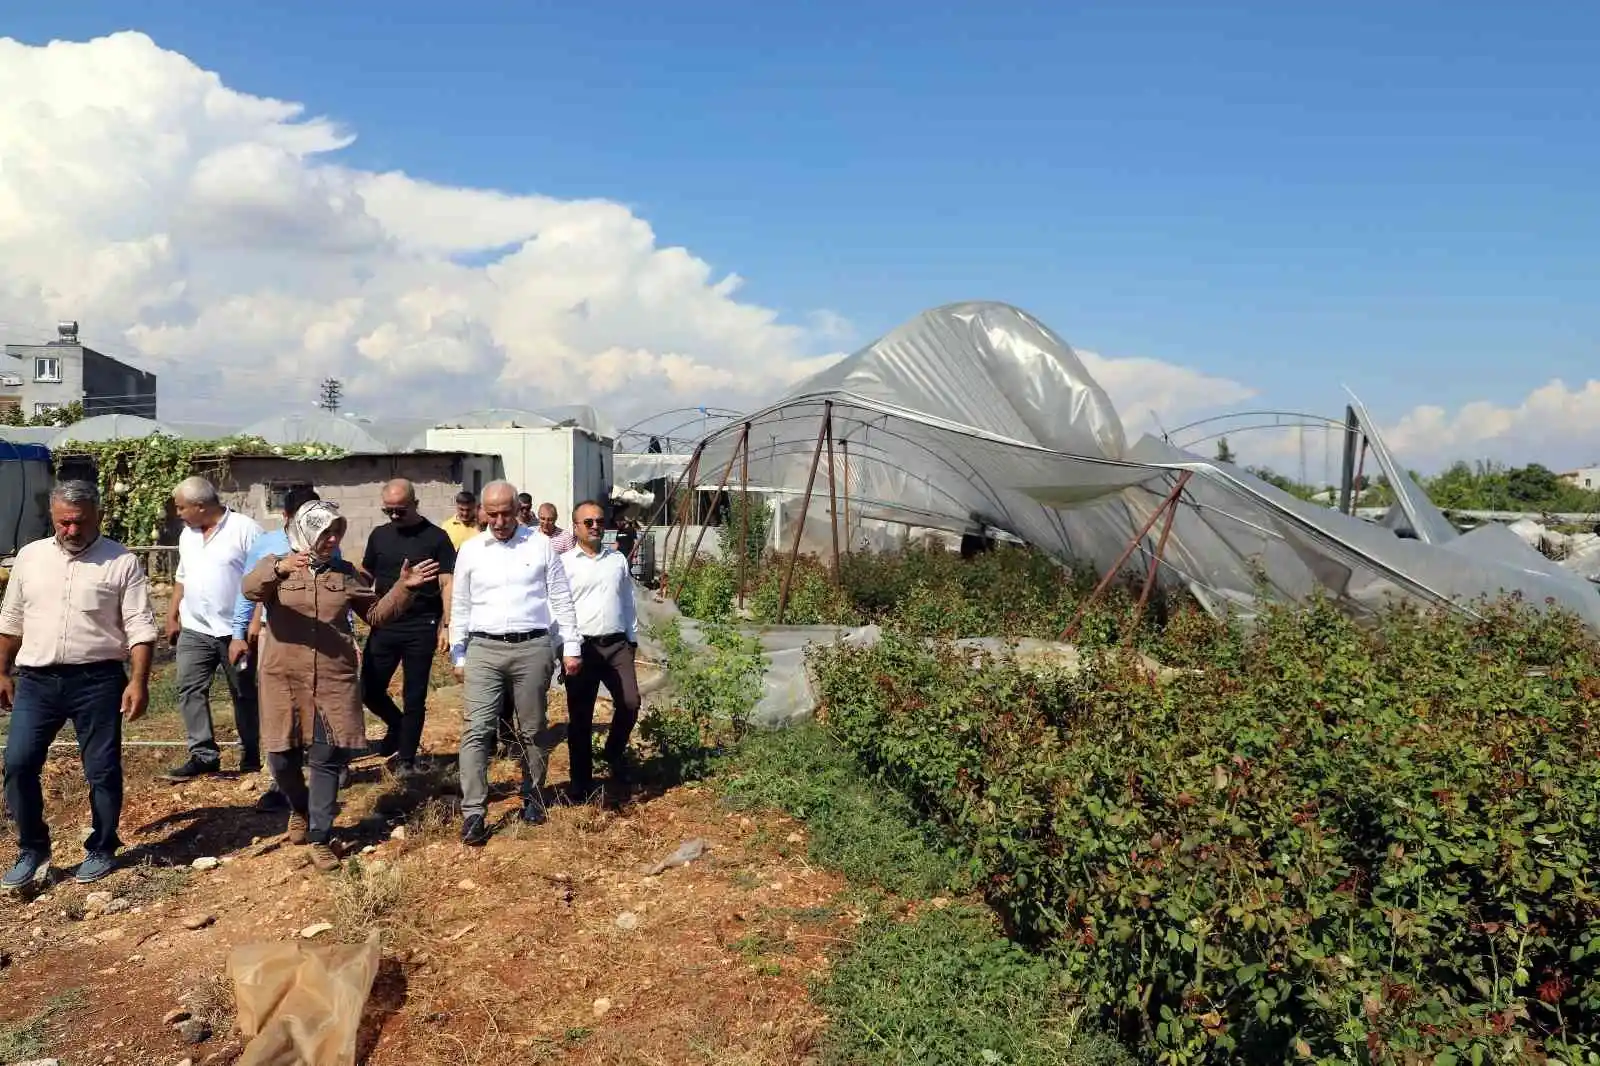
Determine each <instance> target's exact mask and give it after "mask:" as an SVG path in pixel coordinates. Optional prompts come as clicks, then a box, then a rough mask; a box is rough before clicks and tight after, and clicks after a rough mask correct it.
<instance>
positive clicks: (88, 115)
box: [0, 33, 845, 421]
mask: <svg viewBox="0 0 1600 1066" xmlns="http://www.w3.org/2000/svg"><path fill="white" fill-rule="evenodd" d="M352 139H353V137H352V135H351V134H350V133H348V132H347V131H345V130H343V129H341V128H340V127H339V126H337V125H336V124H335V123H333V122H331V121H329V120H326V119H322V118H307V117H306V116H305V114H304V112H303V109H302V108H301V107H300V106H299V105H296V104H292V103H286V102H283V101H278V100H269V99H263V98H261V97H255V96H251V95H248V94H245V93H241V92H238V91H236V90H233V89H230V88H228V87H227V86H226V85H225V84H224V83H223V81H222V79H221V78H220V77H219V76H218V75H217V74H214V73H211V72H208V71H204V70H201V69H200V68H199V67H197V66H195V65H194V64H193V63H192V62H190V61H189V60H188V59H187V58H185V57H184V56H182V55H179V54H177V53H174V52H171V51H166V50H163V49H161V48H159V47H157V46H156V44H155V43H154V42H152V41H151V40H150V39H149V38H148V37H146V36H144V35H142V34H138V33H120V34H116V35H113V36H111V37H105V38H100V39H97V40H94V41H89V42H86V43H71V42H53V43H51V44H50V45H48V46H44V47H32V46H29V45H25V44H21V43H18V42H16V41H12V40H5V39H0V322H3V323H7V324H8V325H7V329H6V335H7V339H30V338H37V337H38V336H39V335H41V334H43V333H44V332H45V331H46V330H47V329H48V327H49V325H50V324H51V323H53V322H54V321H55V320H56V319H58V318H75V319H78V320H80V321H81V322H82V323H83V327H84V336H85V339H86V340H87V341H89V342H90V343H91V344H96V343H97V344H98V345H99V346H100V347H102V348H103V349H105V350H107V351H109V352H111V353H112V354H117V355H123V356H126V357H129V358H131V359H132V360H133V361H135V362H138V363H140V364H141V365H144V366H146V367H148V368H149V369H152V370H155V371H156V372H157V373H159V374H160V375H161V385H162V412H163V414H165V415H167V416H168V417H175V418H184V417H191V418H198V417H202V416H203V417H205V418H206V419H207V420H213V421H214V420H217V419H218V417H219V412H220V411H233V412H236V414H235V415H234V417H235V418H237V419H239V420H241V421H242V420H248V419H249V418H251V417H254V416H255V415H257V414H259V413H262V412H263V411H265V410H267V409H270V408H273V407H287V406H303V405H305V404H309V403H310V402H311V400H312V398H313V397H314V395H315V389H316V383H317V382H318V381H320V380H321V379H322V378H323V377H326V376H328V375H332V376H335V377H339V378H342V379H344V381H345V383H346V396H347V397H348V398H349V402H350V404H351V406H353V407H359V408H361V409H363V410H370V411H375V412H381V413H394V414H399V413H404V412H422V411H438V410H440V409H441V407H448V408H450V409H452V410H455V409H458V408H465V407H469V406H473V405H475V404H483V403H488V402H490V401H493V402H495V403H497V404H502V405H504V404H513V403H526V404H552V403H565V402H590V403H594V404H596V405H597V406H600V407H602V408H607V409H613V410H615V411H616V413H617V414H619V415H623V414H626V413H628V412H629V411H630V410H633V411H635V412H637V413H643V412H646V411H648V410H651V409H653V408H660V407H669V406H673V405H674V404H682V403H690V402H693V403H702V402H712V401H713V400H722V399H724V398H735V397H743V398H745V399H748V398H750V397H754V396H765V395H770V394H771V393H772V392H773V391H775V390H777V389H780V388H782V387H783V386H785V385H787V384H788V383H789V382H790V381H792V380H793V379H794V378H795V376H796V375H797V374H798V373H803V372H804V370H803V368H808V367H810V366H811V365H812V362H811V361H812V360H815V359H816V358H818V357H819V356H821V355H822V354H823V353H826V352H828V351H831V350H834V346H835V341H836V340H837V339H838V337H839V336H840V335H841V334H842V331H843V330H844V329H845V325H844V324H843V323H842V322H841V321H840V320H839V319H838V317H837V316H836V315H832V314H829V313H819V315H817V316H816V317H815V319H814V320H813V321H814V322H815V323H816V324H815V325H812V324H810V322H808V323H806V324H801V325H796V324H789V323H785V322H783V321H781V320H780V319H779V317H778V315H777V314H776V313H775V312H773V311H771V310H769V309H767V308H764V307H759V306H756V305H754V304H751V303H748V302H744V301H742V300H740V299H739V286H740V279H739V278H738V277H737V276H736V275H726V276H719V275H717V274H715V273H714V272H713V271H712V268H711V267H710V265H709V264H707V263H706V262H704V261H703V260H700V259H698V258H696V257H695V256H693V255H692V254H690V253H689V252H688V251H686V250H684V249H682V248H671V247H660V246H658V245H657V243H656V238H655V234H654V232H653V231H652V230H651V228H650V226H649V225H648V224H647V223H646V222H644V221H643V220H642V219H639V218H637V217H636V216H634V215H633V214H632V213H631V212H630V211H629V210H628V209H627V208H625V207H623V206H621V205H619V204H616V203H611V202H607V201H602V200H573V201H561V200H555V199H551V198H548V197H541V196H520V195H510V194H507V193H502V192H498V191H495V190H491V189H468V188H449V187H446V186H441V185H438V184H434V183H430V182H426V181H420V180H417V179H415V178H412V177H409V176H407V175H405V174H402V173H386V174H376V173H370V172H365V171H361V170H357V169H353V168H350V167H347V166H343V165H340V163H339V162H338V161H337V157H336V155H335V154H334V153H337V152H338V151H339V150H340V149H342V148H344V147H346V146H347V145H349V144H350V143H351V141H352ZM19 327H21V328H20V329H19ZM708 394H714V395H708Z"/></svg>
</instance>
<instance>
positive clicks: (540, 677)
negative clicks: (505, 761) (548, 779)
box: [461, 637, 557, 815]
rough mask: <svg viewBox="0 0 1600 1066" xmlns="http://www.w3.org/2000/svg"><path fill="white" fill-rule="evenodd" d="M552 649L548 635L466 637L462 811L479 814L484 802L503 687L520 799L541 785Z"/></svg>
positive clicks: (533, 794) (486, 801) (534, 795)
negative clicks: (511, 718) (511, 715)
mask: <svg viewBox="0 0 1600 1066" xmlns="http://www.w3.org/2000/svg"><path fill="white" fill-rule="evenodd" d="M556 661H557V660H556V649H555V647H554V646H553V645H552V644H551V643H550V641H549V640H548V639H539V640H529V641H524V642H523V643H521V644H508V643H505V642H503V641H498V640H483V639H481V638H476V637H474V638H471V639H469V640H468V641H467V666H466V670H465V671H464V675H465V676H464V681H465V683H466V697H467V698H466V711H465V721H464V722H463V723H462V729H461V813H462V814H463V815H471V814H478V815H481V814H483V813H484V811H485V809H486V808H487V807H488V805H489V760H490V759H491V758H493V757H494V749H495V741H496V729H497V726H498V724H499V717H500V703H501V700H502V699H503V698H504V697H505V694H506V692H508V691H509V692H510V694H511V701H512V704H513V706H514V707H515V708H516V726H517V734H518V740H519V741H520V743H518V744H516V745H514V747H516V748H517V749H518V750H517V755H518V757H519V758H520V759H521V762H522V798H523V799H524V800H527V799H533V798H537V797H538V795H539V789H540V787H541V786H542V785H543V784H544V772H545V765H544V761H545V760H544V749H543V748H542V747H541V746H540V745H541V744H542V742H543V741H544V736H543V734H544V730H545V710H546V706H547V704H548V702H549V696H550V678H551V675H552V674H553V673H554V671H555V666H556Z"/></svg>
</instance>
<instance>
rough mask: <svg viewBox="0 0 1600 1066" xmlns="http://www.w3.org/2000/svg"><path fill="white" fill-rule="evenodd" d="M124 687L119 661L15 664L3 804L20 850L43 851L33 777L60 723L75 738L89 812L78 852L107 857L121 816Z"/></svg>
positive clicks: (40, 800)
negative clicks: (85, 835)
mask: <svg viewBox="0 0 1600 1066" xmlns="http://www.w3.org/2000/svg"><path fill="white" fill-rule="evenodd" d="M127 685H128V674H127V670H126V669H125V667H124V666H123V664H122V663H119V662H100V663H86V664H84V665H82V666H50V667H42V668H35V667H27V666H24V667H19V668H18V669H17V687H16V701H15V704H14V705H13V706H12V708H11V732H10V735H9V736H8V737H7V738H6V771H5V776H6V806H7V807H8V808H9V809H10V811H11V817H12V818H13V819H14V820H15V821H16V823H17V844H18V845H19V846H21V847H22V848H23V849H24V850H28V851H37V852H41V853H43V854H46V855H48V854H49V853H50V827H49V826H47V825H46V824H45V821H44V791H43V789H41V788H40V786H39V775H40V774H41V773H42V772H43V771H44V764H45V760H46V759H47V758H48V757H49V755H50V744H51V743H52V742H53V741H54V740H55V739H56V735H57V734H59V733H60V732H61V727H62V726H64V725H66V724H67V723H68V722H71V723H72V728H73V731H74V732H76V733H77V735H78V754H79V755H80V756H81V757H82V759H83V775H84V777H85V778H87V779H88V781H89V809H90V810H91V811H92V812H93V816H94V831H93V832H92V833H90V835H89V839H88V840H87V841H85V842H84V845H83V847H84V850H85V851H90V852H96V851H98V852H105V853H106V854H108V855H111V854H115V853H116V851H117V849H118V848H119V847H121V846H122V842H121V841H120V840H118V839H117V823H118V822H119V821H120V820H121V819H122V690H123V689H124V688H126V687H127Z"/></svg>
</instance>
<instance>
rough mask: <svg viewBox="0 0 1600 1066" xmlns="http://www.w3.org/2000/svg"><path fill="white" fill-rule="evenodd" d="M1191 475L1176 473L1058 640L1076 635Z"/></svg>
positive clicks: (1065, 639) (1075, 612) (1067, 639)
mask: <svg viewBox="0 0 1600 1066" xmlns="http://www.w3.org/2000/svg"><path fill="white" fill-rule="evenodd" d="M1192 476H1194V471H1192V470H1185V471H1184V472H1183V473H1181V474H1179V475H1178V483H1177V484H1175V485H1173V486H1172V491H1171V492H1169V493H1167V498H1166V499H1165V500H1162V501H1161V506H1160V507H1157V508H1156V509H1155V513H1154V514H1152V515H1151V516H1150V520H1149V521H1147V522H1146V523H1145V524H1144V525H1142V526H1140V527H1139V531H1138V532H1137V533H1135V534H1134V535H1133V536H1131V537H1129V538H1128V546H1127V547H1125V548H1123V549H1122V554H1121V555H1119V556H1117V561H1116V562H1114V563H1112V564H1111V566H1110V567H1109V568H1107V570H1106V573H1105V576H1104V577H1102V578H1101V579H1100V583H1099V584H1098V585H1096V586H1095V587H1094V591H1093V592H1091V593H1089V595H1088V596H1087V597H1086V598H1085V599H1084V601H1083V602H1082V603H1080V604H1079V605H1078V609H1077V610H1076V611H1074V612H1072V620H1071V621H1069V622H1068V623H1067V626H1066V628H1065V629H1063V630H1062V631H1061V636H1060V637H1058V638H1057V639H1058V640H1060V641H1061V642H1062V643H1064V644H1065V643H1069V642H1070V641H1071V640H1072V638H1073V637H1074V636H1076V635H1077V632H1078V625H1079V623H1081V622H1082V621H1083V616H1084V614H1085V612H1087V611H1088V610H1089V608H1090V607H1092V606H1093V605H1094V603H1095V602H1096V601H1097V600H1099V599H1100V597H1101V596H1103V595H1105V591H1106V589H1108V588H1110V587H1111V583H1112V582H1113V581H1115V580H1116V579H1117V574H1118V573H1120V572H1121V571H1122V567H1123V565H1124V564H1125V563H1127V561H1128V558H1129V557H1130V556H1132V555H1133V553H1134V552H1135V551H1136V550H1137V549H1138V547H1139V542H1140V541H1142V540H1144V538H1145V537H1146V536H1148V535H1149V533H1150V530H1151V529H1153V528H1155V524H1156V523H1157V522H1158V521H1160V519H1161V516H1162V515H1164V514H1166V513H1167V511H1168V510H1170V509H1172V508H1175V507H1177V505H1178V497H1179V496H1180V495H1182V494H1183V488H1184V486H1185V485H1187V484H1188V483H1189V478H1191V477H1192Z"/></svg>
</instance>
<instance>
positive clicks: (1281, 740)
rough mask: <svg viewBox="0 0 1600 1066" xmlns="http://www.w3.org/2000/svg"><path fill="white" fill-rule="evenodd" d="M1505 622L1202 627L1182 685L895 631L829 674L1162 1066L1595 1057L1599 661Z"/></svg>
mask: <svg viewBox="0 0 1600 1066" xmlns="http://www.w3.org/2000/svg"><path fill="white" fill-rule="evenodd" d="M1485 611H1486V615H1485V617H1484V618H1483V619H1482V620H1473V619H1470V618H1467V617H1466V616H1463V615H1455V614H1451V615H1447V614H1428V615H1414V614H1398V613H1397V614H1393V615H1389V616H1386V617H1384V618H1382V619H1380V620H1378V622H1377V624H1376V625H1374V626H1373V627H1371V628H1368V629H1361V628H1358V627H1357V626H1356V625H1354V624H1353V623H1352V622H1351V621H1349V620H1348V619H1346V618H1344V617H1343V616H1342V615H1340V614H1339V613H1338V612H1337V611H1336V610H1335V609H1334V608H1333V607H1331V606H1330V605H1328V604H1325V603H1317V604H1313V605H1312V606H1311V607H1309V608H1308V609H1305V610H1287V609H1286V610H1274V611H1269V612H1268V613H1267V615H1266V616H1265V617H1264V618H1263V619H1262V620H1261V621H1260V624H1259V625H1258V626H1257V627H1256V628H1255V629H1254V630H1253V631H1251V632H1250V633H1248V634H1246V633H1243V632H1240V631H1237V630H1234V629H1232V628H1231V627H1228V626H1220V625H1217V624H1215V623H1202V622H1201V621H1200V620H1198V619H1197V618H1194V617H1190V616H1187V615H1185V614H1183V613H1182V612H1179V613H1177V614H1176V615H1173V616H1172V617H1171V618H1170V619H1169V620H1170V621H1171V622H1172V625H1171V626H1170V627H1169V630H1175V631H1176V632H1169V636H1168V638H1167V639H1169V640H1170V641H1171V642H1170V643H1169V644H1168V645H1166V646H1165V647H1163V649H1162V650H1163V651H1165V652H1166V653H1167V654H1168V655H1169V657H1171V658H1176V659H1187V660H1188V665H1196V666H1201V667H1204V669H1203V670H1202V671H1199V672H1186V673H1185V674H1183V675H1182V676H1179V677H1177V678H1176V679H1174V680H1172V681H1170V682H1165V683H1158V682H1156V681H1154V680H1152V679H1151V678H1149V677H1148V676H1147V675H1146V674H1145V673H1144V672H1142V671H1141V670H1140V669H1139V668H1138V667H1137V666H1136V664H1135V663H1134V662H1133V661H1132V660H1130V659H1128V658H1126V657H1122V656H1118V655H1115V654H1106V655H1104V656H1101V657H1099V658H1098V659H1096V660H1094V661H1093V662H1091V663H1090V664H1089V666H1088V668H1087V669H1086V670H1085V671H1084V672H1083V673H1082V674H1081V675H1078V676H1075V677H1074V676H1068V675H1066V674H1065V673H1062V672H1056V671H1050V670H1039V669H1024V668H1022V667H1019V666H1018V665H1016V664H1015V663H1013V662H1010V661H1007V660H1006V659H1004V658H999V659H985V660H982V661H980V662H979V664H978V667H977V669H974V666H973V657H972V656H971V655H970V654H968V653H964V652H958V651H956V650H955V649H952V648H950V647H948V646H934V647H928V646H926V645H925V644H923V643H922V642H921V641H914V640H910V639H905V638H901V637H897V636H894V635H892V634H891V635H890V636H889V637H888V638H887V639H886V640H885V641H884V642H883V643H881V644H880V645H879V646H877V647H876V648H871V649H832V650H827V651H824V652H821V653H819V654H817V655H815V656H814V659H813V664H814V667H815V669H816V671H817V676H818V680H819V683H820V686H821V690H822V692H823V695H824V701H825V708H826V710H825V713H826V715H827V721H828V723H829V728H830V729H831V730H832V731H833V732H834V733H835V734H836V735H837V736H839V737H840V738H841V740H843V741H844V742H845V743H846V744H847V746H849V747H850V748H851V749H852V750H854V751H856V752H857V753H858V754H859V755H860V756H861V758H862V759H864V760H865V762H866V763H867V764H868V765H869V766H870V767H872V768H873V770H874V771H875V772H876V773H877V774H878V775H879V776H880V778H881V779H882V780H884V781H885V782H886V783H889V784H891V785H893V786H895V787H897V788H899V789H900V790H902V791H903V792H904V793H905V794H906V795H907V796H908V798H909V799H910V800H911V801H912V802H913V803H915V804H916V805H917V806H918V807H919V808H921V809H924V810H926V811H928V812H930V813H931V814H932V815H933V817H934V818H936V819H937V820H938V821H939V822H940V823H941V824H942V825H944V826H945V827H946V829H947V831H948V832H949V833H950V834H951V839H952V840H953V841H955V842H956V843H958V844H959V845H960V846H961V847H962V848H963V849H964V851H965V853H966V855H967V857H968V860H969V861H970V863H971V866H972V870H973V873H974V874H975V875H977V876H978V877H980V878H981V879H982V881H983V883H984V885H985V886H986V892H987V894H988V897H989V899H990V900H991V901H992V902H993V903H994V904H995V905H996V907H997V908H998V909H999V910H1000V912H1001V913H1002V914H1003V915H1004V916H1005V918H1006V919H1007V922H1008V924H1009V925H1010V926H1011V927H1012V928H1013V929H1014V930H1015V931H1016V933H1017V934H1018V935H1019V936H1020V937H1021V938H1023V939H1024V940H1026V941H1029V942H1032V943H1035V944H1037V945H1039V946H1041V947H1043V948H1044V949H1045V950H1046V951H1047V952H1048V955H1049V957H1050V958H1052V959H1053V960H1054V961H1055V964H1056V965H1057V966H1058V967H1059V972H1060V974H1061V975H1062V976H1063V978H1064V980H1065V981H1066V982H1067V984H1068V985H1069V986H1070V987H1071V988H1072V989H1074V991H1075V994H1076V995H1078V996H1080V997H1081V998H1082V1001H1083V1003H1084V1004H1085V1005H1086V1006H1087V1007H1088V1008H1089V1009H1091V1010H1092V1011H1093V1012H1095V1014H1097V1015H1099V1016H1101V1017H1102V1018H1104V1019H1105V1020H1107V1021H1108V1022H1110V1023H1111V1024H1114V1025H1117V1026H1119V1027H1121V1029H1122V1031H1123V1032H1124V1033H1125V1034H1126V1035H1128V1036H1129V1037H1131V1038H1135V1039H1138V1040H1141V1041H1142V1042H1143V1043H1144V1044H1145V1045H1146V1046H1147V1047H1148V1049H1149V1051H1150V1052H1151V1053H1152V1054H1153V1055H1154V1056H1155V1057H1156V1058H1157V1059H1158V1061H1161V1062H1165V1063H1213V1062H1234V1061H1246V1062H1258V1063H1279V1062H1285V1061H1292V1060H1295V1059H1302V1060H1305V1061H1314V1062H1327V1063H1334V1062H1416V1063H1428V1062H1433V1063H1438V1064H1445V1066H1448V1064H1450V1063H1455V1062H1489V1061H1493V1062H1528V1063H1533V1062H1541V1061H1546V1057H1548V1058H1549V1060H1551V1061H1560V1062H1571V1063H1578V1062H1582V1063H1594V1062H1600V898H1597V893H1596V889H1595V886H1594V885H1593V883H1592V880H1591V871H1592V870H1593V868H1594V864H1595V856H1596V854H1597V852H1600V750H1597V747H1596V741H1595V736H1594V732H1593V725H1594V718H1595V707H1596V704H1595V702H1594V697H1595V696H1596V695H1597V694H1600V682H1597V681H1596V680H1595V678H1596V677H1597V676H1600V661H1597V655H1596V650H1595V646H1594V644H1593V642H1592V641H1591V639H1590V636H1589V634H1588V633H1587V632H1586V631H1585V630H1584V629H1583V627H1582V626H1581V625H1580V624H1579V623H1577V622H1576V621H1575V620H1573V619H1571V618H1567V617H1562V616H1556V617H1549V618H1540V617H1535V616H1534V615H1532V614H1531V613H1530V612H1529V611H1527V610H1525V609H1524V608H1523V607H1521V606H1520V605H1518V604H1515V603H1512V604H1505V605H1497V606H1494V607H1492V608H1486V609H1485ZM1208 656H1210V657H1211V659H1212V661H1211V662H1209V663H1208V662H1206V661H1204V660H1205V659H1206V657H1208Z"/></svg>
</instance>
